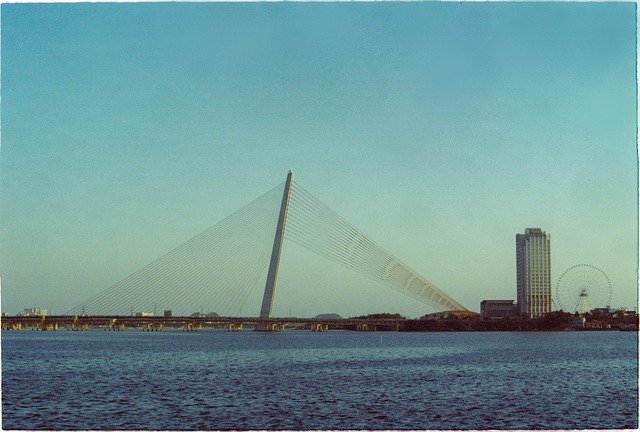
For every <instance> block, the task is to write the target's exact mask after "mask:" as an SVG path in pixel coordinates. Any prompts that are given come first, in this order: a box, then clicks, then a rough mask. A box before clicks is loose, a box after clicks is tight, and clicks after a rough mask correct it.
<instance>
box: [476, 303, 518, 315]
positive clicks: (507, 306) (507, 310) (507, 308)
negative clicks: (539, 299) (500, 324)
mask: <svg viewBox="0 0 640 432" xmlns="http://www.w3.org/2000/svg"><path fill="white" fill-rule="evenodd" d="M480 315H482V316H483V317H487V318H505V317H515V316H518V309H517V308H516V302H515V301H514V300H483V301H482V302H480Z"/></svg>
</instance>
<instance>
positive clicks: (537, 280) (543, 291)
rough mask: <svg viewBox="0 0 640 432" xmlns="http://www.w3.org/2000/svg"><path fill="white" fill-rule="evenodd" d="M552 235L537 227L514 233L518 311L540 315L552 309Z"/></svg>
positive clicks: (525, 314)
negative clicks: (521, 232) (522, 232)
mask: <svg viewBox="0 0 640 432" xmlns="http://www.w3.org/2000/svg"><path fill="white" fill-rule="evenodd" d="M550 243H551V236H550V235H549V234H547V233H546V232H544V231H542V230H541V229H540V228H527V229H525V230H524V234H516V284H517V293H518V299H517V305H518V314H519V315H520V316H523V317H531V318H535V317H539V316H542V315H544V314H545V313H547V312H551V246H550Z"/></svg>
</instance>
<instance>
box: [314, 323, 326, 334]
mask: <svg viewBox="0 0 640 432" xmlns="http://www.w3.org/2000/svg"><path fill="white" fill-rule="evenodd" d="M328 330H329V324H325V323H317V324H311V331H313V332H326V331H328Z"/></svg>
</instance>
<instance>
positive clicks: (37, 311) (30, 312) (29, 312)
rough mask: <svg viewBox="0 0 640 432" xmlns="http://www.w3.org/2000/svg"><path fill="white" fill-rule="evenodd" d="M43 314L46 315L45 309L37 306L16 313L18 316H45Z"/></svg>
mask: <svg viewBox="0 0 640 432" xmlns="http://www.w3.org/2000/svg"><path fill="white" fill-rule="evenodd" d="M45 315H47V310H46V309H42V308H39V307H34V308H30V309H25V310H23V311H22V312H20V313H19V314H18V316H45Z"/></svg>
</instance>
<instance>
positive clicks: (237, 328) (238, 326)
mask: <svg viewBox="0 0 640 432" xmlns="http://www.w3.org/2000/svg"><path fill="white" fill-rule="evenodd" d="M243 325H244V324H243V323H240V324H235V323H226V324H225V325H224V330H225V331H242V330H243Z"/></svg>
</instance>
